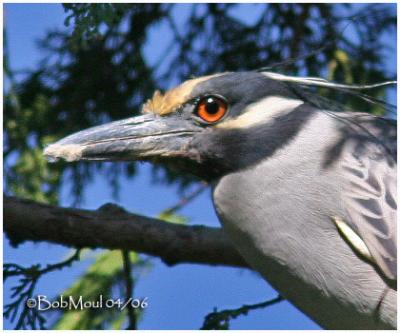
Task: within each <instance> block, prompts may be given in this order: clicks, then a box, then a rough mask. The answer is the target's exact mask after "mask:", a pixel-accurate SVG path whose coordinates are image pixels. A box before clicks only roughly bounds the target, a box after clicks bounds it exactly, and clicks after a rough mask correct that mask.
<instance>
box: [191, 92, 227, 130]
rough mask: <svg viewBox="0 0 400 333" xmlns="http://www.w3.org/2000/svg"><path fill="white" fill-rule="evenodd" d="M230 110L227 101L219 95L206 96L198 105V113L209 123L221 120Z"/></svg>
mask: <svg viewBox="0 0 400 333" xmlns="http://www.w3.org/2000/svg"><path fill="white" fill-rule="evenodd" d="M227 110H228V105H227V104H226V102H225V101H224V100H223V99H222V98H220V97H217V96H206V97H203V98H202V99H200V101H199V102H198V103H197V106H196V111H195V112H196V114H197V115H198V116H199V117H200V118H201V119H203V120H204V121H206V122H208V123H215V122H217V121H218V120H220V119H221V118H222V117H223V116H224V115H225V113H226V111H227Z"/></svg>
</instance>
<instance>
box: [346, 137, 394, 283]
mask: <svg viewBox="0 0 400 333" xmlns="http://www.w3.org/2000/svg"><path fill="white" fill-rule="evenodd" d="M364 148H365V149H363V151H362V153H359V152H358V153H357V154H356V153H355V151H354V150H353V149H352V151H351V152H349V151H348V152H347V154H345V155H346V157H345V158H344V159H343V160H342V167H343V170H344V172H345V175H346V178H347V180H348V182H347V184H348V186H347V188H346V189H345V191H344V193H343V199H344V204H345V207H346V210H347V213H348V216H349V221H347V222H348V224H349V225H350V226H351V227H352V229H353V230H355V231H356V232H357V234H358V235H359V236H360V237H361V239H362V240H363V242H364V243H365V245H366V246H367V248H368V250H369V252H370V254H371V257H372V260H373V261H374V262H375V263H376V265H377V266H378V267H379V268H380V270H381V271H382V272H383V273H384V274H385V276H386V277H387V278H389V279H391V280H397V240H396V239H397V237H396V236H397V233H396V210H397V204H396V163H395V162H394V160H393V159H390V158H388V156H385V154H386V155H387V151H386V152H384V153H382V149H379V147H377V146H376V145H375V144H371V145H367V146H365V147H364Z"/></svg>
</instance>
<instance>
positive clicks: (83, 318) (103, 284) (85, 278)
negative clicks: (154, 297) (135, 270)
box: [52, 251, 144, 330]
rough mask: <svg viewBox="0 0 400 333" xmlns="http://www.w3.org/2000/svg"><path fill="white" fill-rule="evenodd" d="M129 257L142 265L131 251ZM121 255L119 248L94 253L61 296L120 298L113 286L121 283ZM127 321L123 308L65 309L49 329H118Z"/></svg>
mask: <svg viewBox="0 0 400 333" xmlns="http://www.w3.org/2000/svg"><path fill="white" fill-rule="evenodd" d="M130 260H131V263H132V264H133V265H135V267H140V266H143V265H144V262H143V261H141V260H140V258H139V257H138V255H137V254H136V253H133V252H131V253H130ZM122 268H123V262H122V255H121V251H104V252H101V253H100V254H99V255H97V258H96V260H95V261H94V263H93V264H92V265H91V266H90V267H89V268H88V269H87V270H86V272H85V273H84V274H83V275H82V276H81V277H80V278H78V279H77V280H76V281H75V282H74V284H73V285H72V286H71V287H70V288H68V289H67V290H65V291H63V292H62V293H60V295H63V296H64V298H66V297H68V296H73V298H74V300H78V299H79V297H81V296H82V299H83V300H84V301H94V302H95V301H97V300H98V299H99V297H100V295H102V297H103V300H104V302H105V301H106V300H107V299H116V298H121V299H123V300H125V298H126V296H125V295H123V294H121V295H118V296H116V295H115V292H114V289H115V286H116V285H118V284H121V281H122V280H123V277H122V274H123V273H122ZM125 320H126V310H124V311H120V310H119V309H118V308H117V307H113V308H109V309H106V308H105V307H103V308H97V309H96V308H87V309H83V310H81V309H77V310H64V311H62V312H61V313H60V314H59V318H58V320H57V321H56V323H55V324H54V325H53V327H52V329H66V330H75V329H107V328H115V329H120V328H121V327H122V326H123V324H124V322H125Z"/></svg>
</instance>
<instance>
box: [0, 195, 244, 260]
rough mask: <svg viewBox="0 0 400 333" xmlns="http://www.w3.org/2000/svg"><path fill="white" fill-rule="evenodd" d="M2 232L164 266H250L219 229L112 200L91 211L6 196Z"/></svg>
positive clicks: (15, 238) (18, 238)
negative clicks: (130, 254) (124, 253)
mask: <svg viewBox="0 0 400 333" xmlns="http://www.w3.org/2000/svg"><path fill="white" fill-rule="evenodd" d="M4 231H5V233H6V235H7V236H8V238H9V239H10V241H11V243H12V245H14V246H17V245H18V244H20V243H22V242H25V241H47V242H51V243H57V244H62V245H66V246H70V247H75V248H82V247H90V248H97V247H100V248H107V249H122V250H130V251H136V252H140V253H144V254H148V255H152V256H156V257H159V258H161V260H163V261H164V262H165V263H166V264H168V265H174V264H178V263H197V264H208V265H224V266H235V267H246V268H248V265H247V264H246V263H245V261H244V260H243V259H242V257H241V256H240V255H239V254H238V252H237V251H236V250H235V249H234V248H233V246H232V244H231V243H230V241H229V240H228V238H227V237H226V236H225V234H224V233H223V231H222V229H220V228H211V227H205V226H184V225H178V224H172V223H167V222H164V221H161V220H157V219H153V218H149V217H144V216H141V215H136V214H132V213H128V212H127V211H125V210H124V209H122V208H121V207H119V206H116V205H113V204H107V205H104V206H102V207H100V208H99V209H98V210H96V211H89V210H82V209H73V208H61V207H57V206H51V205H47V204H40V203H37V202H34V201H31V200H25V199H19V198H15V197H9V196H4Z"/></svg>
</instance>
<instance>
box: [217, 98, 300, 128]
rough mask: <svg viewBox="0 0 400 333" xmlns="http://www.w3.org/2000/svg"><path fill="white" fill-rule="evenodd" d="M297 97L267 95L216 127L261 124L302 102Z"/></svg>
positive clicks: (245, 126) (242, 126)
mask: <svg viewBox="0 0 400 333" xmlns="http://www.w3.org/2000/svg"><path fill="white" fill-rule="evenodd" d="M303 103H304V102H303V101H302V100H299V99H293V98H285V97H281V96H268V97H265V98H263V99H262V100H259V101H257V102H255V103H252V104H250V105H248V106H247V108H246V109H245V110H244V113H243V114H241V115H240V116H239V117H237V118H234V119H229V120H226V121H224V122H222V123H220V124H218V125H217V126H215V127H217V128H247V127H251V126H254V125H257V124H262V123H265V122H267V121H268V120H271V119H273V118H275V117H277V116H279V115H282V114H285V113H288V112H290V111H292V110H293V109H295V108H296V107H298V106H299V105H301V104H303Z"/></svg>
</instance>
